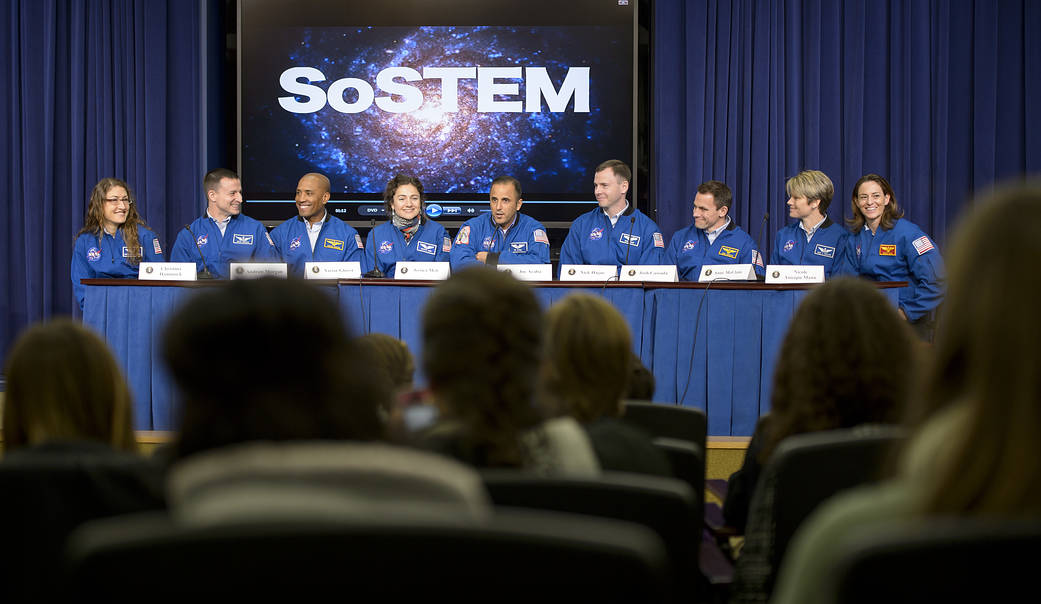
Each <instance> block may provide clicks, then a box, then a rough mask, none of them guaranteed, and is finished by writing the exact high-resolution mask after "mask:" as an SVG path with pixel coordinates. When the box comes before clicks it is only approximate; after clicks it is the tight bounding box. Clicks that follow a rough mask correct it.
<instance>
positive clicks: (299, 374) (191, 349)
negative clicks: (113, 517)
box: [162, 279, 389, 457]
mask: <svg viewBox="0 0 1041 604" xmlns="http://www.w3.org/2000/svg"><path fill="white" fill-rule="evenodd" d="M162 356H163V360H164V361H165V362H166V364H167V366H168V367H169V369H170V373H171V374H172V376H173V379H174V382H175V383H176V384H177V386H178V388H179V389H180V392H181V394H182V398H183V400H182V416H181V429H180V436H179V439H178V443H177V446H176V453H175V455H176V456H177V457H185V456H188V455H191V454H193V453H198V452H201V451H206V450H209V449H214V448H218V447H222V446H226V445H233V444H237V443H243V442H249V441H259V440H267V441H286V440H373V439H379V438H381V437H382V436H383V428H382V423H381V421H380V418H379V412H378V408H379V406H380V405H381V404H384V403H385V401H386V399H387V397H388V396H389V391H388V390H389V387H388V385H387V384H386V383H385V382H384V381H383V380H380V379H378V378H376V377H374V376H375V375H376V374H375V371H374V369H373V366H372V363H371V361H370V360H369V359H368V358H367V357H366V355H364V354H362V352H361V349H360V347H359V346H358V345H357V344H356V343H355V342H354V341H352V340H351V338H350V337H349V335H348V332H347V329H346V327H345V326H344V323H343V320H342V318H341V317H340V314H339V312H338V310H337V307H336V305H335V304H334V303H333V301H332V300H331V299H330V298H329V296H328V295H327V294H326V293H325V292H323V291H321V290H319V289H318V288H316V287H313V286H311V285H309V284H306V283H301V282H296V281H280V280H271V279H261V280H256V281H232V282H231V283H228V284H226V285H222V286H221V287H215V288H212V289H208V290H206V291H203V292H200V293H198V294H196V295H195V296H194V297H192V298H190V299H189V300H188V301H187V302H186V303H185V304H184V305H182V306H181V307H180V308H179V309H178V310H177V311H176V312H175V313H174V315H173V317H172V318H171V319H170V321H169V322H168V323H167V325H166V328H165V330H164V332H163V343H162Z"/></svg>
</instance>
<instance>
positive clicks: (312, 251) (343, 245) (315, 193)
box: [271, 172, 365, 277]
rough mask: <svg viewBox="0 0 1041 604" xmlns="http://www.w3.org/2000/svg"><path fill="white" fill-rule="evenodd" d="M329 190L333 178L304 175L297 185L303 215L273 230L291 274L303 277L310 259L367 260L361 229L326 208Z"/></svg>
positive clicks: (279, 250) (298, 209) (298, 210)
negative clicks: (359, 233)
mask: <svg viewBox="0 0 1041 604" xmlns="http://www.w3.org/2000/svg"><path fill="white" fill-rule="evenodd" d="M329 189H330V186H329V179H328V178H326V177H325V176H324V175H322V174H317V173H315V172H312V173H310V174H304V175H303V177H301V178H300V182H298V183H297V185H296V209H297V212H298V213H299V215H298V216H296V217H295V218H290V219H289V220H287V221H285V222H283V223H282V224H280V225H278V226H277V227H275V228H274V230H272V231H271V238H272V239H273V240H274V241H275V247H276V248H277V249H278V253H279V254H281V255H282V259H283V260H284V261H285V262H286V263H287V264H288V265H289V274H290V275H293V276H296V277H303V276H304V265H305V263H307V262H363V261H364V258H365V252H364V247H365V246H364V244H362V241H361V237H360V236H359V235H358V231H356V230H354V227H352V226H351V225H349V224H347V223H346V222H344V221H342V220H340V219H339V218H337V217H335V216H333V215H332V214H330V213H329V212H328V211H326V209H325V204H326V202H328V201H329Z"/></svg>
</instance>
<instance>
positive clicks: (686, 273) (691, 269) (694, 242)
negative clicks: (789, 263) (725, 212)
mask: <svg viewBox="0 0 1041 604" xmlns="http://www.w3.org/2000/svg"><path fill="white" fill-rule="evenodd" d="M665 264H675V265H676V271H677V272H678V273H679V278H680V281H697V280H698V277H699V276H700V275H701V267H702V266H703V265H705V264H751V265H752V266H753V267H754V268H755V273H756V274H757V275H762V274H763V272H764V270H765V267H764V266H763V257H762V255H761V254H760V253H759V249H758V247H757V246H756V244H755V241H753V240H752V236H751V235H749V234H748V233H746V232H745V231H744V230H743V229H742V228H741V227H739V226H737V223H735V222H734V221H733V220H731V221H730V224H728V225H727V226H726V228H725V229H723V231H722V232H721V233H720V234H719V235H718V236H716V240H715V241H713V242H712V244H711V245H709V242H708V237H706V236H705V231H703V230H702V229H699V228H698V227H696V226H694V225H693V224H692V225H690V226H689V227H687V228H685V229H683V230H682V231H676V234H675V235H673V236H672V239H671V240H669V248H668V249H667V250H666V251H665Z"/></svg>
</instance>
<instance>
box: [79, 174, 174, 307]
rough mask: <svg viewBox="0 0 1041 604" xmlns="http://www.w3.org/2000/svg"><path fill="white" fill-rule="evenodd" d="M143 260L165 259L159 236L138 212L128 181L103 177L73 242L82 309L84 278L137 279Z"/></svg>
mask: <svg viewBox="0 0 1041 604" xmlns="http://www.w3.org/2000/svg"><path fill="white" fill-rule="evenodd" d="M142 261H147V262H162V261H163V249H162V247H161V246H160V245H159V236H158V235H156V234H155V232H154V231H152V230H151V229H149V228H148V226H147V225H146V224H145V221H144V219H142V218H141V216H140V215H139V214H138V213H137V204H136V203H135V202H134V194H133V193H132V192H131V191H130V187H129V186H127V183H125V182H123V181H122V180H119V179H118V178H102V179H101V180H99V181H98V184H96V185H94V190H93V191H91V194H90V202H89V203H88V205H87V216H86V218H84V220H83V228H82V229H80V232H79V233H77V235H76V241H75V243H74V245H73V251H72V268H71V277H72V291H73V292H74V293H75V294H76V303H77V304H79V307H80V310H82V309H83V297H84V294H85V288H84V287H83V285H81V284H80V279H106V278H111V279H128V278H136V277H137V268H138V265H139V264H141V262H142Z"/></svg>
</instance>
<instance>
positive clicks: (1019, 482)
mask: <svg viewBox="0 0 1041 604" xmlns="http://www.w3.org/2000/svg"><path fill="white" fill-rule="evenodd" d="M995 233H1000V234H1001V235H1000V237H999V238H998V239H995ZM981 250H985V251H986V253H981ZM1038 257H1041V182H1034V183H1032V186H1019V187H1015V188H1010V189H1004V190H1001V191H998V192H997V193H995V194H993V195H992V196H991V198H990V199H989V200H987V203H986V204H984V205H981V208H980V209H979V210H978V211H976V212H974V213H972V214H971V215H970V216H969V218H967V219H966V220H964V221H963V222H962V225H961V227H960V228H959V230H958V231H957V234H956V235H955V237H954V238H953V240H952V244H951V246H950V252H949V255H948V264H947V267H948V285H947V296H946V300H945V303H944V304H945V309H944V312H943V313H942V314H941V318H940V321H941V323H940V328H939V329H938V331H937V333H938V339H937V343H936V347H935V350H934V356H933V360H934V363H933V364H932V365H931V366H930V368H929V370H928V371H927V372H926V379H925V380H924V382H925V386H924V395H923V396H922V397H921V398H920V400H921V402H922V404H921V406H919V407H916V408H914V409H913V410H912V423H920V422H922V421H925V420H927V419H929V418H930V417H931V416H932V415H933V414H934V413H936V412H937V411H940V410H942V409H944V408H947V407H948V406H950V405H952V404H955V403H961V404H966V405H968V408H969V410H968V413H969V418H968V421H967V422H965V423H964V428H963V429H962V431H961V433H959V434H957V435H956V436H953V437H952V440H951V446H950V447H949V448H948V449H946V452H947V453H948V454H947V455H944V456H943V457H942V458H940V459H936V460H935V463H934V466H933V468H934V477H935V480H932V481H930V483H929V485H927V486H926V488H927V491H926V497H925V499H924V501H925V503H924V510H923V511H924V512H925V513H928V514H934V515H960V514H1010V515H1020V514H1034V515H1036V514H1038V513H1039V512H1041V433H1039V430H1041V371H1038V367H1041V354H1039V353H1041V315H1039V314H1038V310H1037V305H1038V300H1039V299H1041V273H1038V271H1036V270H1033V269H1032V268H1031V267H1030V266H1029V260H1030V259H1032V258H1038Z"/></svg>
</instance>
